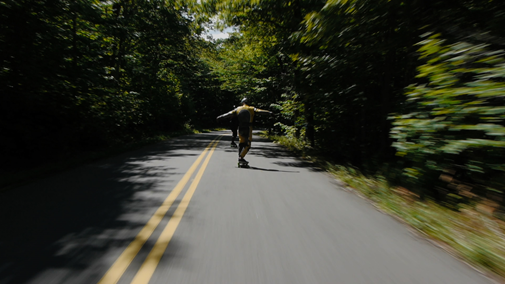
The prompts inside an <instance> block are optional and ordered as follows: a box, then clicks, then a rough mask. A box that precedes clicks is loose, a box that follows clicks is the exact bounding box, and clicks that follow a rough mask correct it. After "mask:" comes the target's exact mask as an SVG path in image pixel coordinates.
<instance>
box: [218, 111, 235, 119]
mask: <svg viewBox="0 0 505 284" xmlns="http://www.w3.org/2000/svg"><path fill="white" fill-rule="evenodd" d="M234 113H235V110H232V111H230V112H227V113H224V114H221V115H220V116H218V117H217V118H216V119H218V120H219V119H222V118H227V117H230V116H232V115H233V114H234Z"/></svg>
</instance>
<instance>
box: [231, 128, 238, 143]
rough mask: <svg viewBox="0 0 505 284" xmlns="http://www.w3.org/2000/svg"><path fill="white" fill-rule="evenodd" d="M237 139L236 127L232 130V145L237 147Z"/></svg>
mask: <svg viewBox="0 0 505 284" xmlns="http://www.w3.org/2000/svg"><path fill="white" fill-rule="evenodd" d="M236 138H237V128H236V127H235V128H234V127H232V128H231V144H232V145H236V144H235V139H236Z"/></svg>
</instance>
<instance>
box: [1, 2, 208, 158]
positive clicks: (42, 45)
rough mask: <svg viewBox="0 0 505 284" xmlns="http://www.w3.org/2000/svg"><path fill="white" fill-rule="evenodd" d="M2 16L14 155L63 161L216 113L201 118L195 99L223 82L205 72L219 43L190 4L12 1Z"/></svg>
mask: <svg viewBox="0 0 505 284" xmlns="http://www.w3.org/2000/svg"><path fill="white" fill-rule="evenodd" d="M0 13H1V16H2V17H1V24H0V27H1V32H0V42H1V45H0V61H1V62H2V69H1V71H0V81H1V82H2V84H1V85H0V93H1V94H2V98H1V99H2V102H1V103H0V125H1V129H2V133H3V134H4V136H6V137H8V138H7V139H2V141H1V142H0V149H1V150H0V154H1V155H2V156H3V157H6V159H7V160H8V161H7V160H6V162H18V163H20V164H21V165H24V164H25V163H26V159H28V160H29V161H30V163H33V162H35V161H43V160H51V159H58V156H59V155H62V156H65V155H66V154H68V153H70V152H75V151H83V150H94V149H98V148H103V147H110V146H113V145H117V144H122V143H128V142H131V141H134V140H138V139H141V138H143V137H148V136H151V135H155V134H157V133H161V132H164V131H174V130H179V129H182V128H183V127H184V125H186V124H188V123H189V124H192V125H199V124H201V122H203V121H208V118H209V117H215V115H214V114H207V117H205V118H204V117H201V116H198V115H196V110H199V109H201V108H202V106H201V103H200V101H199V100H198V99H194V98H195V97H198V96H199V95H200V94H201V93H205V92H206V93H209V94H210V93H212V91H211V90H213V89H215V88H217V87H216V86H217V82H215V81H213V79H212V78H210V77H209V76H208V75H205V74H204V75H201V74H202V73H205V72H206V71H205V70H208V66H207V64H206V62H204V61H202V60H200V51H202V50H205V49H208V48H209V47H208V46H207V45H206V43H205V42H204V41H203V40H202V39H200V38H199V37H198V32H200V31H201V29H198V28H197V27H196V25H195V24H193V22H192V18H191V16H190V14H189V10H188V8H187V7H186V6H185V5H184V4H183V3H182V2H176V1H166V0H154V1H153V0H150V1H147V0H141V1H127V0H116V1H98V0H82V1H68V0H55V1H44V0H24V1H11V0H7V1H2V2H1V3H0ZM21 35H22V36H21ZM205 76H207V78H206V80H207V82H208V83H207V84H205V85H204V86H202V85H199V84H195V82H197V81H200V78H202V77H205ZM6 164H8V163H6Z"/></svg>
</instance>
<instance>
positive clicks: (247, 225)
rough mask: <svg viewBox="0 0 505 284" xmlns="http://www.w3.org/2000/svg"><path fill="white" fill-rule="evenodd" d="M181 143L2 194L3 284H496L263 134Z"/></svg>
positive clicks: (0, 262) (216, 135)
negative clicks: (242, 157) (241, 150)
mask: <svg viewBox="0 0 505 284" xmlns="http://www.w3.org/2000/svg"><path fill="white" fill-rule="evenodd" d="M230 139H231V136H230V132H227V131H223V132H213V133H207V134H197V135H189V136H184V137H180V138H177V139H173V140H170V141H167V142H164V143H159V144H156V145H151V146H148V147H145V148H142V149H139V150H137V151H133V152H129V153H125V154H122V155H120V156H116V157H113V158H109V159H105V160H101V161H99V162H96V163H93V164H87V165H84V166H82V167H79V168H75V169H72V170H69V171H66V172H63V173H59V174H57V175H54V176H51V177H48V178H45V179H42V180H38V181H36V182H33V183H31V184H29V185H25V186H22V187H18V188H15V189H11V190H8V191H4V192H2V193H0V283H2V284H3V283H37V284H39V283H72V284H76V283H77V284H79V283H83V284H89V283H101V284H108V283H153V284H155V283H156V284H157V283H177V284H186V283H208V284H214V283H216V284H217V283H219V284H221V283H251V284H257V283H289V284H293V283H332V284H334V283H365V284H366V283H384V284H391V283H399V284H406V283H430V284H432V283H437V284H440V283H458V284H464V283H471V284H476V283H491V281H490V280H488V279H487V278H485V277H484V276H482V275H481V274H479V273H478V272H476V271H475V270H473V269H471V268H470V267H469V266H467V265H465V264H463V263H462V262H460V261H458V260H457V259H455V258H453V257H452V256H450V255H449V254H447V253H446V252H444V251H443V250H441V249H439V248H437V247H435V246H433V245H431V244H430V243H428V242H427V241H425V240H423V239H421V238H419V237H416V236H415V235H413V234H412V233H411V232H410V231H409V230H408V228H406V227H405V226H404V225H402V224H401V223H399V222H398V221H396V220H395V219H393V218H392V217H390V216H387V215H385V214H382V213H380V212H378V211H377V210H375V209H374V207H373V206H371V205H370V204H369V203H368V202H366V201H365V200H362V199H361V198H359V197H357V196H356V195H354V194H352V193H350V192H348V191H346V190H344V189H343V188H341V187H339V186H338V184H337V183H336V182H335V180H334V179H332V178H331V177H330V176H329V175H328V174H326V173H324V172H321V171H320V170H318V169H316V168H313V167H312V166H311V165H310V164H308V163H306V162H303V161H301V160H299V159H297V158H295V157H293V156H292V155H291V154H290V153H289V152H287V151H285V150H284V149H283V148H282V147H280V146H278V145H276V144H274V143H271V142H269V141H267V140H266V139H262V138H260V137H258V136H255V137H254V140H253V147H252V149H251V151H250V152H249V154H248V155H247V157H246V158H247V159H248V160H249V162H250V165H251V168H249V169H242V168H237V150H236V149H235V148H231V147H230V146H229V144H230Z"/></svg>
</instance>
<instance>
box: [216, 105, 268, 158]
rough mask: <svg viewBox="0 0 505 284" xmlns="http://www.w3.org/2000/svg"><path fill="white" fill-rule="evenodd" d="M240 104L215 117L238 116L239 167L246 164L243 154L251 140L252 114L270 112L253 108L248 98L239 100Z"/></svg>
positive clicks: (247, 150) (245, 152)
mask: <svg viewBox="0 0 505 284" xmlns="http://www.w3.org/2000/svg"><path fill="white" fill-rule="evenodd" d="M240 103H241V104H242V106H240V107H238V108H236V109H234V110H232V111H230V112H227V113H225V114H222V115H220V116H218V117H217V119H221V118H227V117H230V116H232V115H237V117H238V123H239V124H238V137H239V144H238V165H239V167H241V166H247V164H248V162H247V161H246V160H245V159H244V157H245V155H247V152H249V149H250V148H251V142H252V125H253V122H254V116H255V114H257V113H258V114H261V113H267V114H272V112H271V111H268V110H262V109H259V108H255V107H253V106H249V105H248V103H249V101H248V99H247V98H244V99H242V101H241V102H240Z"/></svg>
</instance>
